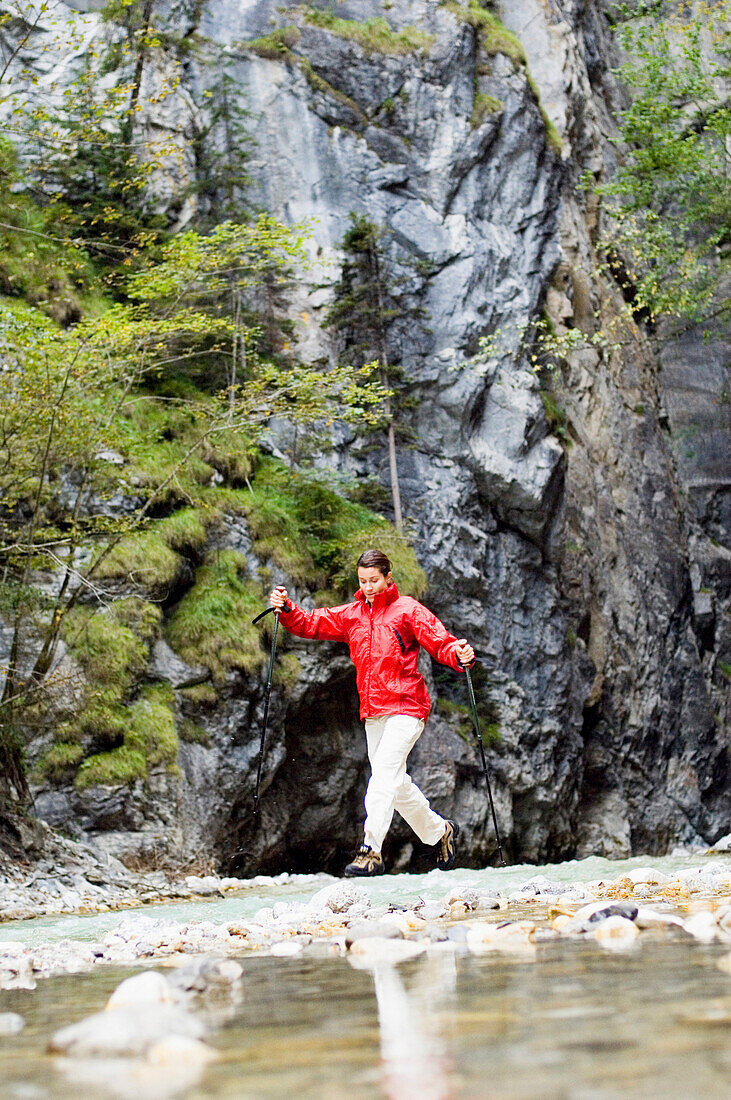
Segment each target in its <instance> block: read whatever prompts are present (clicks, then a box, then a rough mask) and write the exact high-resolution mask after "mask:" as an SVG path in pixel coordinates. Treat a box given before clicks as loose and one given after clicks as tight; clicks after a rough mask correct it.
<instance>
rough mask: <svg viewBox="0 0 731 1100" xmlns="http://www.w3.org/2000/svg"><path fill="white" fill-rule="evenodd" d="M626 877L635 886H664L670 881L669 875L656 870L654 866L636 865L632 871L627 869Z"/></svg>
mask: <svg viewBox="0 0 731 1100" xmlns="http://www.w3.org/2000/svg"><path fill="white" fill-rule="evenodd" d="M626 877H627V878H628V879H629V880H630V882H633V883H634V884H635V886H644V885H648V886H665V885H666V883H668V882H670V875H665V874H663V872H662V871H656V870H655V868H654V867H638V868H636V869H635V870H634V871H628V872H627V876H626Z"/></svg>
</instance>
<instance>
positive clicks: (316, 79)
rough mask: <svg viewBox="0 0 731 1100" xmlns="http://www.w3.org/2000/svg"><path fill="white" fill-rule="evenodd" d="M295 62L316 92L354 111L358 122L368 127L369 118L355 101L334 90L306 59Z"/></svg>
mask: <svg viewBox="0 0 731 1100" xmlns="http://www.w3.org/2000/svg"><path fill="white" fill-rule="evenodd" d="M295 60H296V63H297V65H299V67H300V69H301V70H302V72H303V73H304V75H305V78H306V80H307V83H308V84H309V85H310V87H311V88H312V89H313V90H314V91H316V92H322V94H323V95H326V96H329V97H330V98H331V99H335V100H337V102H338V103H340V105H341V106H343V107H347V108H348V110H350V111H352V112H353V114H354V115H356V116H357V118H358V121H359V122H360V123H361V124H362V125H363V126H367V125H368V116H367V115H366V114H365V113H364V112H363V111H362V110H361V109H360V107H359V106H358V104H357V103H356V102H355V100H354V99H351V98H350V96H349V95H346V94H345V92H340V91H338V89H337V88H334V87H333V86H332V84H330V82H329V81H327V80H325V78H324V77H322V76H320V74H319V73H316V72H315V70H314V69H313V68H312V65H311V64H310V62H309V61H308V60H307V58H306V57H297V58H295Z"/></svg>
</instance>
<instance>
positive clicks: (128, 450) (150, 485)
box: [116, 391, 216, 507]
mask: <svg viewBox="0 0 731 1100" xmlns="http://www.w3.org/2000/svg"><path fill="white" fill-rule="evenodd" d="M196 400H197V403H198V404H199V405H202V406H205V396H204V395H203V394H202V393H200V392H199V391H196ZM116 430H117V432H118V434H119V441H120V449H121V450H122V451H123V453H124V454H126V455H127V457H128V459H129V465H128V467H127V468H126V469H125V476H126V478H127V480H128V482H129V486H130V491H132V492H137V493H139V492H142V493H144V492H146V491H147V492H149V491H151V490H158V500H159V502H160V504H167V505H168V506H170V507H174V506H175V505H189V504H190V502H191V500H193V501H196V502H198V501H199V499H200V497H201V495H202V493H203V492H204V491H205V488H206V487H207V486H209V485H210V484H211V480H212V479H213V478H214V476H215V473H216V469H215V467H214V466H212V465H211V463H210V462H207V461H206V460H205V458H204V456H203V454H202V453H200V452H195V451H194V452H193V453H192V454H191V453H190V449H191V446H192V445H193V444H194V443H195V441H196V440H197V439H198V437H199V432H200V427H199V425H198V423H197V422H196V420H195V419H194V418H193V416H192V414H191V412H190V410H189V409H187V408H186V407H185V406H181V407H179V406H177V405H176V404H175V403H173V404H167V403H162V402H158V401H155V400H152V399H150V397H149V396H145V397H140V398H139V399H138V400H135V401H130V402H129V403H128V405H127V406H126V407H125V414H124V416H122V417H120V418H119V419H118V421H117V423H116ZM214 454H215V451H214V450H213V449H209V452H208V457H213V455H214ZM163 484H164V486H165V488H164V489H162V490H160V488H159V487H160V486H162V485H163Z"/></svg>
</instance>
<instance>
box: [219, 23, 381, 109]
mask: <svg viewBox="0 0 731 1100" xmlns="http://www.w3.org/2000/svg"><path fill="white" fill-rule="evenodd" d="M343 22H346V20H343ZM299 39H300V32H299V30H298V28H297V27H281V28H280V29H279V30H276V31H272V33H271V34H267V35H264V36H263V37H262V38H252V39H250V40H249V41H248V42H242V43H241V48H242V49H244V50H248V51H250V52H251V53H255V54H257V56H259V57H266V58H268V59H269V60H270V61H286V62H287V63H288V64H290V65H296V66H297V67H298V68H299V69H300V70H301V71H302V73H303V74H304V77H305V79H306V80H307V83H308V84H309V85H310V87H311V88H312V89H313V91H316V92H320V93H321V94H322V95H326V96H329V98H330V99H334V100H336V101H337V102H338V103H340V104H341V106H343V107H347V108H348V109H349V110H351V111H352V112H353V113H354V114H355V115H356V116H357V118H358V119H359V121H360V122H361V123H362V125H364V126H367V125H368V118H367V116H366V115H365V113H364V112H363V111H362V110H361V109H360V107H359V106H358V104H357V103H356V102H355V100H354V99H351V98H350V96H348V95H346V94H345V93H344V92H340V91H338V89H337V88H334V87H333V86H332V84H330V82H329V81H327V80H325V78H324V77H322V76H320V74H319V73H316V72H315V70H314V69H313V68H312V64H311V62H310V61H309V60H308V59H307V58H306V57H302V56H301V54H296V53H293V52H292V47H293V46H296V45H297V43H298V42H299Z"/></svg>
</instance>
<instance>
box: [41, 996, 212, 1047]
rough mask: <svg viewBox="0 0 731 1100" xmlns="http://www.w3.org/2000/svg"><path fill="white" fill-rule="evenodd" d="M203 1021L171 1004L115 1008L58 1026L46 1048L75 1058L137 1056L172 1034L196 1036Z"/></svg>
mask: <svg viewBox="0 0 731 1100" xmlns="http://www.w3.org/2000/svg"><path fill="white" fill-rule="evenodd" d="M203 1031H204V1028H203V1024H202V1023H201V1022H200V1021H199V1020H197V1019H196V1018H195V1017H194V1016H191V1015H190V1013H188V1012H184V1011H183V1010H182V1009H180V1008H175V1007H174V1006H172V1005H154V1006H153V1005H149V1006H147V1007H146V1008H144V1009H142V1008H141V1006H137V1007H135V1008H131V1007H129V1008H114V1009H107V1010H105V1011H104V1012H97V1013H96V1014H95V1015H93V1016H87V1017H86V1019H84V1020H80V1021H79V1022H78V1023H75V1024H70V1025H69V1026H68V1027H64V1028H61V1029H60V1030H59V1031H57V1032H56V1033H55V1034H54V1035H53V1037H52V1038H51V1042H50V1043H49V1048H48V1049H49V1050H50V1051H52V1052H55V1053H60V1054H67V1055H69V1056H70V1057H75V1058H89V1057H91V1058H95V1057H98V1058H107V1057H123V1056H125V1055H126V1056H128V1057H137V1056H139V1055H142V1054H145V1053H146V1052H147V1051H148V1050H149V1049H150V1047H151V1046H153V1045H154V1044H155V1043H156V1042H158V1041H159V1040H161V1039H166V1038H168V1037H169V1036H171V1035H182V1036H184V1037H186V1038H192V1039H199V1038H200V1037H201V1035H202V1034H203Z"/></svg>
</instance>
